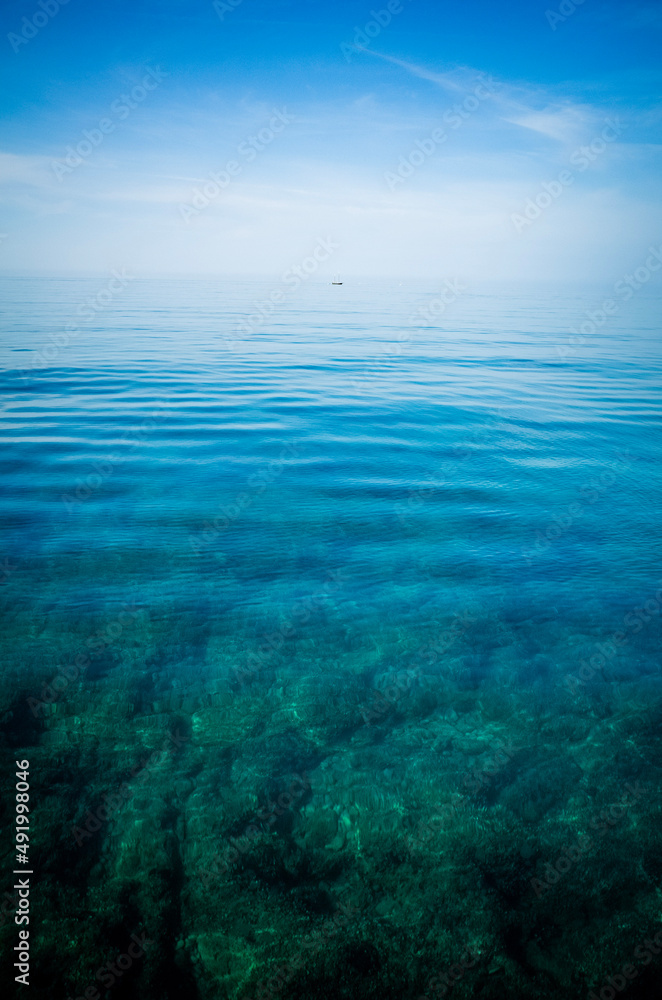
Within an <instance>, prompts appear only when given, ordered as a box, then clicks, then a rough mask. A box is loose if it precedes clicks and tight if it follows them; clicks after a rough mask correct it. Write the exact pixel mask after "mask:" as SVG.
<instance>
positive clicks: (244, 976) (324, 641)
mask: <svg viewBox="0 0 662 1000" xmlns="http://www.w3.org/2000/svg"><path fill="white" fill-rule="evenodd" d="M118 274H119V278H112V276H111V275H106V276H101V277H99V278H97V279H85V280H82V279H81V280H74V279H59V280H33V279H12V280H10V279H3V280H2V281H1V282H0V286H1V287H0V292H1V299H2V301H3V303H4V305H3V307H2V321H1V322H2V347H1V350H0V360H1V362H2V375H1V378H2V390H3V393H2V394H3V399H4V406H3V418H2V419H3V423H2V429H3V445H4V447H3V453H4V459H3V462H4V469H5V489H4V493H3V497H2V500H1V508H0V509H1V514H2V523H3V527H4V533H3V534H4V548H3V550H2V553H1V557H0V563H1V566H0V579H1V581H2V586H1V591H0V597H1V598H2V602H3V606H4V611H5V625H4V643H5V654H4V660H3V667H2V672H1V674H0V693H1V696H2V697H1V701H0V713H1V715H2V732H3V734H4V737H3V738H4V742H5V747H6V749H7V753H6V755H5V756H6V758H7V759H8V760H9V762H10V766H9V768H5V771H6V772H7V773H5V775H4V776H3V781H5V782H6V783H7V789H8V792H7V794H10V793H11V794H13V791H12V789H13V780H14V778H13V770H12V769H13V766H14V765H13V760H14V758H15V759H19V760H20V759H26V758H27V759H29V760H30V764H31V798H32V801H33V806H32V810H33V811H32V813H31V815H32V817H33V820H32V821H33V824H34V826H33V841H32V851H33V858H32V861H33V864H34V866H35V870H36V872H37V874H36V875H35V876H34V878H35V879H36V880H37V883H38V885H39V894H38V902H37V900H35V907H36V908H37V909H38V913H37V914H36V916H35V930H34V936H35V942H34V944H35V954H34V956H33V957H34V974H35V977H36V978H35V991H34V995H35V996H41V995H42V993H41V992H39V991H40V990H43V995H44V996H49V997H56V998H58V997H63V998H64V997H69V996H71V997H76V996H81V995H82V994H83V992H84V990H85V988H86V987H88V986H89V985H90V984H94V983H95V982H96V985H97V986H98V985H99V982H98V981H96V980H95V976H96V973H97V970H98V968H99V966H100V965H102V964H103V963H104V962H106V961H108V960H112V959H113V958H114V957H116V956H117V955H120V954H121V953H123V952H126V950H127V947H128V945H129V943H130V941H131V937H130V936H131V934H132V933H134V932H136V933H139V931H140V932H142V931H145V932H147V934H148V936H149V938H150V939H151V940H153V941H154V942H156V944H155V945H154V946H153V950H152V952H151V953H150V951H149V949H147V952H146V955H145V957H141V958H140V959H135V960H134V964H133V966H132V968H131V970H130V971H129V972H127V974H126V979H125V981H124V982H123V983H121V984H120V983H119V981H117V983H116V984H114V985H112V986H111V988H113V994H112V995H113V997H114V996H115V992H114V990H117V993H118V995H119V994H120V993H121V991H122V990H123V991H124V992H122V993H121V995H122V996H128V997H133V996H134V995H135V996H136V997H138V996H141V997H143V998H145V997H147V998H151V997H154V998H163V997H170V996H172V997H175V996H177V997H189V996H190V997H196V998H198V997H199V998H207V997H210V998H211V997H221V998H223V997H227V998H230V1000H234V998H235V997H236V998H239V1000H243V998H248V997H253V996H259V995H260V992H259V991H260V989H262V990H263V993H264V990H265V989H268V990H270V991H271V993H270V995H271V996H279V997H282V998H283V1000H285V998H290V997H292V998H296V997H317V996H323V995H324V996H332V997H335V996H338V997H348V998H350V997H351V998H362V997H373V996H374V997H380V998H382V1000H383V998H385V997H394V998H395V997H410V996H411V997H418V996H421V995H427V996H429V997H431V998H433V997H435V996H440V995H445V994H443V993H442V992H441V990H442V987H441V986H439V985H438V983H437V986H436V987H435V986H433V985H431V981H432V980H433V977H435V976H436V977H443V976H444V975H446V974H447V970H448V969H449V968H450V967H451V966H453V965H454V963H456V965H457V963H459V965H457V968H461V970H462V972H461V975H459V976H456V977H455V978H451V979H450V980H449V981H448V982H450V986H449V985H448V983H447V984H446V987H444V989H446V990H448V991H450V990H451V989H452V994H453V996H457V997H458V998H459V997H473V996H480V997H493V996H494V997H495V998H496V997H497V996H498V997H503V996H506V995H508V996H513V997H516V996H537V997H556V996H557V995H558V996H564V997H566V998H568V997H570V998H573V997H575V996H576V997H578V998H579V997H584V996H588V993H589V991H590V990H595V991H599V990H600V989H601V988H603V987H604V988H605V989H607V988H608V979H609V977H613V976H614V975H617V974H620V970H621V968H622V966H623V965H624V964H626V963H628V962H633V963H634V966H635V968H636V969H637V977H636V979H635V978H632V979H631V980H630V979H628V983H631V985H630V986H629V987H628V988H629V991H630V992H629V996H631V997H635V996H636V997H648V996H649V995H650V996H653V995H654V994H653V992H650V994H649V993H648V992H646V990H649V989H650V990H654V989H656V986H655V984H656V982H659V981H662V961H660V960H658V959H655V960H654V961H651V962H649V963H646V962H644V961H643V960H642V961H640V962H639V963H637V959H636V958H633V957H632V956H633V954H634V951H635V948H636V947H637V946H639V945H640V943H641V942H642V941H643V940H644V939H645V938H651V937H652V936H653V935H654V934H655V932H656V930H657V929H658V927H659V920H660V916H659V912H660V911H659V892H660V877H661V876H662V863H661V862H660V857H661V856H662V854H661V851H660V848H661V845H660V833H659V830H660V825H659V824H660V806H661V802H662V797H661V795H660V787H659V777H660V769H661V768H662V729H661V725H660V723H661V721H662V684H661V680H660V652H659V650H660V645H659V640H660V627H659V622H660V609H661V608H662V563H661V561H660V535H661V530H660V518H659V510H660V496H661V487H662V476H661V472H660V465H659V461H658V458H659V452H660V442H659V424H660V395H659V389H660V372H661V360H662V358H661V354H662V351H661V341H660V332H661V329H660V315H661V312H660V296H659V294H658V290H657V286H655V285H654V281H653V280H651V281H650V283H649V284H648V285H647V286H646V287H644V288H642V289H641V290H639V291H637V292H636V293H635V294H634V295H632V296H631V297H630V298H629V299H627V300H626V295H625V294H623V293H621V294H619V293H617V292H615V291H614V289H613V287H610V286H606V287H595V288H583V289H579V288H576V287H572V288H569V287H551V286H549V287H546V288H544V289H540V288H535V289H534V288H528V289H527V288H519V289H517V288H512V287H494V288H492V289H489V288H484V289H481V290H471V289H469V288H466V287H464V285H463V283H462V282H461V281H460V282H459V283H458V282H456V281H454V280H451V279H449V280H448V281H443V280H442V281H439V282H433V281H430V282H427V283H426V282H424V281H419V282H411V281H410V282H407V281H403V282H402V283H400V282H398V281H395V282H393V281H391V282H385V281H380V282H377V281H370V280H364V281H354V280H348V281H346V282H345V284H343V285H342V286H332V285H330V284H325V283H321V282H320V281H319V280H316V279H314V278H311V279H310V280H309V281H307V282H305V283H304V284H303V285H302V286H301V288H299V289H298V290H296V292H294V293H290V291H289V290H288V289H286V288H285V287H284V286H283V285H282V284H281V282H280V281H279V280H278V279H277V278H276V279H274V280H273V281H269V280H261V281H257V280H256V281H248V280H243V279H237V280H233V281H227V280H224V281H184V280H140V279H131V280H128V279H127V277H126V276H125V277H122V272H121V271H119V272H118ZM280 292H285V293H286V294H285V297H284V299H283V300H282V301H281V300H279V296H278V295H276V296H275V298H276V299H277V300H278V301H276V303H275V304H274V302H273V299H272V293H280ZM610 298H611V299H612V300H613V301H614V304H615V307H614V309H613V310H612V311H611V315H607V313H606V312H605V311H604V310H603V303H604V302H605V300H606V299H610ZM589 314H592V316H593V318H592V319H589ZM10 772H11V773H10ZM610 810H611V811H610ZM7 845H9V846H7ZM10 848H11V845H10V839H9V838H5V846H4V847H3V850H4V851H8V850H10ZM5 860H6V863H5V865H4V868H3V871H4V872H5V873H7V874H6V877H5V875H3V879H4V882H5V883H6V886H5V888H7V889H11V885H12V881H11V879H12V878H13V876H12V875H11V870H12V868H11V866H12V865H13V864H14V861H13V855H12V854H7V856H6V859H5ZM3 891H4V888H3ZM12 928H13V925H12ZM7 931H8V928H7V927H5V928H4V929H2V931H1V933H2V934H4V933H7ZM311 933H316V934H319V935H322V936H321V938H320V940H321V941H322V942H323V944H322V946H321V947H318V948H317V950H316V949H315V948H314V947H311V944H310V938H309V936H310V934H311ZM9 934H10V935H12V934H13V929H12V930H9ZM324 935H326V937H324ZM8 940H9V938H8ZM65 941H67V942H74V943H75V947H74V945H71V947H70V950H67V949H68V948H69V945H66V946H65V944H64V942H65ZM12 944H13V940H12ZM71 949H72V950H71ZM6 954H7V955H8V954H9V952H8V951H7V952H6ZM467 955H470V956H473V958H471V959H467V960H466V961H465V957H466V956H467ZM302 956H303V958H302ZM6 961H8V962H9V965H8V966H7V969H6V970H5V971H7V974H8V975H12V978H13V974H11V971H10V966H11V960H9V959H6ZM463 962H464V964H462V963H463ZM656 962H657V963H658V964H657V966H656V964H655V963H656ZM277 968H279V969H281V970H283V969H284V970H285V971H284V972H283V971H281V978H280V979H278V980H275V979H274V975H275V970H276V969H277ZM39 977H41V980H40V979H39ZM439 981H442V984H443V979H442V980H439ZM49 983H50V984H51V985H50V986H49V985H48V984H49ZM53 983H55V984H56V985H55V986H53V985H52V984H53ZM265 983H266V984H267V985H266V986H265ZM605 984H607V985H605ZM106 986H107V983H106ZM435 989H436V990H437V992H436V993H435ZM53 990H55V992H53ZM101 995H104V994H103V987H101ZM655 995H657V994H655Z"/></svg>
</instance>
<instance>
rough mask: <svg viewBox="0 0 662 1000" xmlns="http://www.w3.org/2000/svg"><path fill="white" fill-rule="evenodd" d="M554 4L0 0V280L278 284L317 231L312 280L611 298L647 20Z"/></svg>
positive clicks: (651, 173)
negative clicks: (512, 288)
mask: <svg viewBox="0 0 662 1000" xmlns="http://www.w3.org/2000/svg"><path fill="white" fill-rule="evenodd" d="M573 6H574V5H573V4H572V3H571V2H570V0H563V2H559V3H556V2H549V3H547V2H546V0H540V2H538V0H514V2H511V3H509V4H507V5H502V4H494V3H492V2H487V0H476V2H472V0H467V2H465V3H463V4H458V3H453V4H450V3H445V2H441V3H434V4H433V3H431V2H427V0H402V2H401V4H398V3H397V2H396V0H392V2H391V13H390V14H389V13H388V11H387V7H388V0H387V2H386V3H385V2H383V0H382V2H376V3H374V4H371V3H370V2H369V0H367V2H365V3H364V2H360V0H336V2H335V3H333V4H326V3H321V2H318V0H232V3H230V2H227V3H226V2H223V0H217V2H216V5H214V3H212V0H131V2H127V0H116V2H111V0H95V2H94V3H89V2H88V3H85V2H84V0H68V2H67V3H66V4H64V5H62V6H61V7H60V9H57V7H58V4H57V0H41V5H40V3H39V2H38V0H5V3H4V5H3V8H2V11H1V13H0V26H1V28H2V32H1V35H2V37H1V38H0V49H1V50H2V60H1V66H0V76H1V86H2V95H3V96H2V102H1V115H2V139H1V141H0V234H2V236H1V237H0V272H2V273H14V272H22V273H38V274H59V273H68V272H85V271H105V270H107V269H110V268H113V267H121V266H124V267H127V268H128V269H130V270H132V271H133V273H135V274H145V275H149V274H183V275H188V274H191V275H195V274H201V275H202V274H204V275H208V274H218V275H226V274H233V273H237V274H238V273H241V274H248V273H256V274H258V273H259V274H267V273H268V274H278V273H282V272H284V271H286V270H287V269H288V268H289V267H291V266H292V265H293V264H296V263H297V262H300V261H301V260H302V259H303V258H305V257H306V256H308V255H309V254H310V253H311V251H312V250H313V248H314V247H315V246H316V244H317V241H318V239H319V238H320V237H321V238H325V239H328V240H330V241H332V243H334V244H337V249H336V250H334V252H333V254H332V255H331V256H330V258H329V260H328V261H327V262H326V263H325V264H324V265H323V267H322V269H321V270H320V272H319V274H320V276H322V277H324V276H326V275H327V273H331V272H333V271H340V272H342V274H343V276H344V277H346V278H347V279H349V278H350V277H351V275H353V274H355V275H358V274H360V275H374V276H382V275H383V276H394V275H402V276H403V277H404V276H422V277H426V278H428V277H429V278H435V277H438V278H443V277H445V276H450V275H453V276H463V277H465V278H467V279H468V280H470V281H471V280H473V281H474V282H475V281H480V280H483V279H507V278H518V277H523V278H527V279H537V280H545V279H550V280H564V279H567V278H579V279H587V280H596V281H605V282H608V283H611V282H613V281H615V280H616V279H618V278H619V277H620V276H621V274H623V273H624V272H626V271H629V270H632V269H633V268H636V267H637V266H638V265H640V264H642V263H643V262H644V260H645V259H646V257H647V256H648V247H649V246H651V245H655V246H660V244H661V243H662V210H661V209H662V190H661V188H662V176H661V171H660V152H661V145H660V124H661V121H662V113H661V102H660V81H661V78H662V68H661V66H660V41H661V39H662V5H660V4H658V3H653V2H638V0H632V2H627V0H621V2H603V0H584V2H583V3H581V4H579V5H578V6H576V8H575V9H574V10H573ZM384 11H387V13H386V14H384V13H382V12H384ZM559 11H562V12H565V13H562V14H561V15H560V16H552V15H551V14H550V13H549V12H557V13H558V12H559ZM373 12H377V15H378V17H377V19H376V18H375V16H374V14H373ZM389 17H390V23H386V22H387V20H388V18H389ZM379 21H381V22H382V24H379V23H378V22H379ZM550 22H551V23H550ZM357 32H358V34H357ZM355 43H358V44H356V45H355ZM150 73H151V75H148V74H150ZM150 88H151V89H150ZM127 98H128V100H127ZM435 130H437V131H435ZM86 133H87V134H86ZM582 147H589V148H588V151H586V149H585V150H584V152H582ZM228 165H230V166H229V167H228ZM214 174H215V175H216V176H217V180H216V181H212V180H211V177H212V175H214ZM405 175H406V176H405ZM560 175H562V176H563V178H565V180H564V181H561V180H559V177H560ZM219 178H220V180H221V181H222V182H223V184H224V187H223V189H222V190H221V189H220V186H219V185H218V179H219ZM196 190H197V191H198V192H201V193H200V194H198V195H196V194H195V192H196ZM536 202H537V204H536ZM527 208H528V216H529V217H527V215H526V210H527Z"/></svg>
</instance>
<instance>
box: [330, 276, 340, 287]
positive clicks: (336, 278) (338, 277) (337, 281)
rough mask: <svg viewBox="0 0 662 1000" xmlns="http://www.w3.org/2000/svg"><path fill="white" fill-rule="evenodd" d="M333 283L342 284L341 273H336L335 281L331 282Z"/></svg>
mask: <svg viewBox="0 0 662 1000" xmlns="http://www.w3.org/2000/svg"><path fill="white" fill-rule="evenodd" d="M331 284H332V285H342V281H341V280H340V275H339V274H336V275H334V277H333V281H332V282H331Z"/></svg>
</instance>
